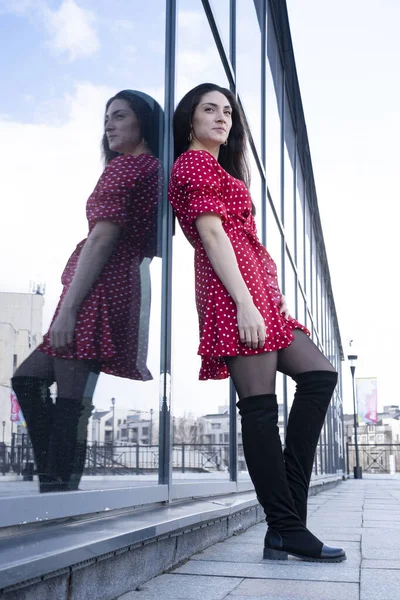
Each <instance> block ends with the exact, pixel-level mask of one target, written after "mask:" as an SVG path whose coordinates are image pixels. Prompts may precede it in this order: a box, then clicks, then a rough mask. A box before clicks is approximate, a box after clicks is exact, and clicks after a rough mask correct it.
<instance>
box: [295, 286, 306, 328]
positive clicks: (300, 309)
mask: <svg viewBox="0 0 400 600" xmlns="http://www.w3.org/2000/svg"><path fill="white" fill-rule="evenodd" d="M296 319H297V320H298V321H299V322H300V323H301V324H303V323H306V316H305V302H304V298H303V294H302V293H301V291H300V288H299V289H298V291H297V315H296Z"/></svg>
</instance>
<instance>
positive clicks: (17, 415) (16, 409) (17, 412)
mask: <svg viewBox="0 0 400 600" xmlns="http://www.w3.org/2000/svg"><path fill="white" fill-rule="evenodd" d="M10 400H11V416H10V421H11V422H12V423H20V424H21V425H23V426H24V427H26V423H25V419H24V416H23V414H22V410H21V407H20V405H19V402H18V400H17V396H16V395H15V392H14V390H11V393H10Z"/></svg>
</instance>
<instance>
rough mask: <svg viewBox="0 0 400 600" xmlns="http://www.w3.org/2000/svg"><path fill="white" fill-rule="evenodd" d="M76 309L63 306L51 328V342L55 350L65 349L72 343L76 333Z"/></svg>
mask: <svg viewBox="0 0 400 600" xmlns="http://www.w3.org/2000/svg"><path fill="white" fill-rule="evenodd" d="M75 325H76V311H74V310H72V309H63V308H62V307H61V309H60V312H59V313H58V315H57V317H56V319H55V321H54V323H53V325H52V326H51V328H50V343H51V345H52V347H53V348H54V350H64V349H66V348H68V347H69V346H71V345H72V343H73V341H74V335H75Z"/></svg>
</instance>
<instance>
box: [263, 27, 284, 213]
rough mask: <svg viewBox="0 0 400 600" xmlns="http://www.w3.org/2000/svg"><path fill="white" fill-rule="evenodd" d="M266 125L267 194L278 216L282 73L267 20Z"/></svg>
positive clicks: (275, 43) (274, 40) (279, 201)
mask: <svg viewBox="0 0 400 600" xmlns="http://www.w3.org/2000/svg"><path fill="white" fill-rule="evenodd" d="M267 42H268V43H267V54H268V62H267V77H266V88H267V90H266V94H267V117H266V120H267V123H266V170H267V183H268V189H269V193H270V195H271V197H272V200H273V202H274V204H275V206H276V208H277V210H278V214H279V215H280V203H281V119H280V115H281V104H282V86H283V71H282V65H281V61H280V58H279V53H278V47H277V42H276V36H275V31H274V26H273V24H272V21H271V18H270V17H269V18H268V36H267Z"/></svg>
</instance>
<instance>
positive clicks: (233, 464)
mask: <svg viewBox="0 0 400 600" xmlns="http://www.w3.org/2000/svg"><path fill="white" fill-rule="evenodd" d="M229 60H230V63H231V66H232V70H233V75H234V77H233V82H231V91H232V93H233V94H235V95H236V0H230V3H229ZM236 400H237V398H236V389H235V386H234V385H233V382H232V379H230V381H229V479H230V481H237V480H238V431H237V417H236Z"/></svg>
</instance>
